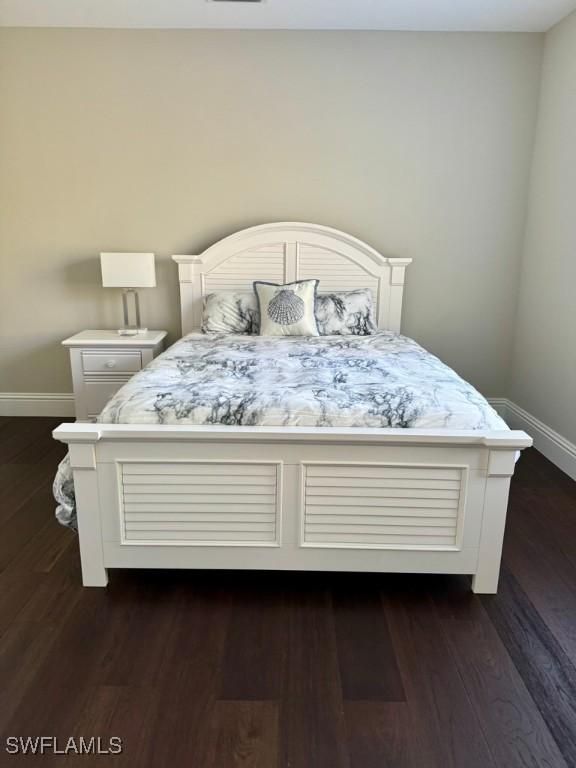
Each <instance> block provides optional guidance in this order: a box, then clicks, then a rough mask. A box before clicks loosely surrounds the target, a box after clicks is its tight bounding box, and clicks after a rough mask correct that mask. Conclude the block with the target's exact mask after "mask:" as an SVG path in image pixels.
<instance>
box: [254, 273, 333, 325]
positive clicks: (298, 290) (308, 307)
mask: <svg viewBox="0 0 576 768" xmlns="http://www.w3.org/2000/svg"><path fill="white" fill-rule="evenodd" d="M317 287H318V280H298V281H297V282H295V283H286V285H277V284H276V283H264V282H261V281H256V282H255V283H254V291H255V292H256V296H257V297H258V306H259V308H260V336H318V335H319V333H318V325H317V323H316V315H315V312H314V305H315V301H316V289H317Z"/></svg>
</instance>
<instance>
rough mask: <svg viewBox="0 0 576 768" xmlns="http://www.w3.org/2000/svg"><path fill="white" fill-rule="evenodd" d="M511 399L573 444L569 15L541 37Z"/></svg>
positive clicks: (575, 254)
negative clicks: (543, 41) (539, 82)
mask: <svg viewBox="0 0 576 768" xmlns="http://www.w3.org/2000/svg"><path fill="white" fill-rule="evenodd" d="M516 334H517V335H516V344H515V354H514V364H513V375H512V386H511V396H512V399H513V400H514V401H515V402H517V403H518V405H520V406H522V407H523V408H525V409H526V410H528V411H529V412H530V413H532V414H533V415H534V416H536V417H537V418H539V419H541V420H542V421H544V423H546V424H548V425H549V426H550V427H552V428H553V429H556V430H557V431H558V432H560V433H561V434H562V435H564V436H565V437H566V438H568V440H571V441H573V442H576V13H575V14H572V15H571V16H569V17H568V18H567V19H565V20H564V21H563V22H561V23H560V24H559V25H557V26H556V27H555V28H554V29H553V30H552V31H551V32H549V33H548V34H547V35H546V44H545V52H544V59H543V66H542V91H541V100H540V109H539V117H538V127H537V134H536V143H535V152H534V164H533V168H532V178H531V185H530V202H529V209H528V220H527V226H526V239H525V247H524V257H523V265H522V279H521V289H520V299H519V306H518V318H517V331H516Z"/></svg>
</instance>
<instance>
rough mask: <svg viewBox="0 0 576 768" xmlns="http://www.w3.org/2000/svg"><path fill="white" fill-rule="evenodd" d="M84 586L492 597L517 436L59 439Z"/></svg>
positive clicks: (206, 432)
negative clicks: (408, 577) (186, 580)
mask: <svg viewBox="0 0 576 768" xmlns="http://www.w3.org/2000/svg"><path fill="white" fill-rule="evenodd" d="M54 436H55V438H56V439H58V440H61V441H63V442H65V443H68V444H69V447H70V457H71V464H72V468H73V471H74V484H75V491H76V500H77V512H78V525H79V536H80V551H81V557H82V573H83V581H84V584H85V585H86V586H105V585H106V583H107V569H108V568H127V567H135V568H203V569H205V568H237V569H269V570H275V569H285V570H338V571H380V572H382V571H395V572H413V573H417V572H418V573H465V574H471V575H472V576H473V589H474V590H475V591H477V592H495V591H496V589H497V584H498V573H499V568H500V558H501V552H502V541H503V536H504V527H505V521H506V507H507V501H508V489H509V484H510V477H511V475H512V474H513V471H514V466H515V459H516V456H517V451H519V450H521V449H522V448H525V447H527V446H529V445H530V444H531V439H530V438H529V437H528V435H526V434H525V433H524V432H519V431H502V432H491V433H485V434H482V433H478V432H463V431H462V432H447V431H445V430H429V431H428V430H426V431H425V430H395V429H390V430H386V429H382V430H377V429H370V430H361V429H342V430H334V429H318V428H315V429H305V428H287V429H281V428H267V427H243V428H236V427H209V428H207V427H164V426H153V427H151V426H146V425H107V424H80V423H77V424H63V425H61V426H60V427H58V429H57V430H55V432H54Z"/></svg>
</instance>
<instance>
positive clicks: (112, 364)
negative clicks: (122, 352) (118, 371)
mask: <svg viewBox="0 0 576 768" xmlns="http://www.w3.org/2000/svg"><path fill="white" fill-rule="evenodd" d="M106 368H116V360H107V361H106Z"/></svg>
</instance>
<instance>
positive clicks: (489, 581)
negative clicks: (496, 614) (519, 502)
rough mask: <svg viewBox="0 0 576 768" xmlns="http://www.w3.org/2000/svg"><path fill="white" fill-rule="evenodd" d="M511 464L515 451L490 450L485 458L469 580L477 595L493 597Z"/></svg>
mask: <svg viewBox="0 0 576 768" xmlns="http://www.w3.org/2000/svg"><path fill="white" fill-rule="evenodd" d="M515 462H516V451H511V450H491V451H490V453H489V454H488V470H487V478H486V490H485V493H484V507H483V512H482V531H481V534H480V547H479V550H478V567H477V570H476V573H475V574H474V576H473V577H472V591H473V592H476V593H477V594H486V595H494V594H496V592H497V591H498V577H499V575H500V561H501V559H502V545H503V543H504V530H505V527H506V512H507V509H508V493H509V491H510V480H511V478H512V475H513V474H514V466H515Z"/></svg>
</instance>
